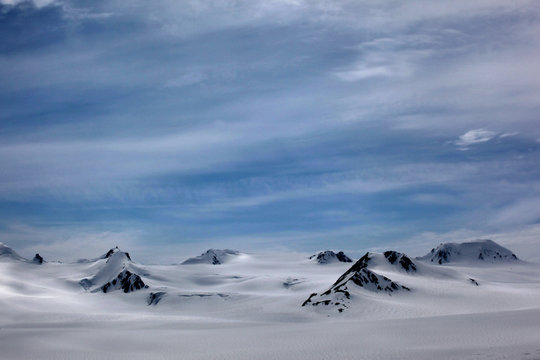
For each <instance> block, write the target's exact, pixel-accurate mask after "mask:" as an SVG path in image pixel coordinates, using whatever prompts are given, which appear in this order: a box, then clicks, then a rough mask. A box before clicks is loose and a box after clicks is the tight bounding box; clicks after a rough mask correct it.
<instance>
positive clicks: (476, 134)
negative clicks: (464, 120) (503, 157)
mask: <svg viewBox="0 0 540 360" xmlns="http://www.w3.org/2000/svg"><path fill="white" fill-rule="evenodd" d="M496 135H497V133H495V132H493V131H490V130H485V129H475V130H469V131H467V132H466V133H465V134H463V135H461V136H460V137H459V139H458V140H456V141H455V144H456V145H457V146H458V148H460V149H461V150H468V149H469V147H470V146H471V145H475V144H481V143H485V142H487V141H489V140H491V139H493V138H494V137H495V136H496Z"/></svg>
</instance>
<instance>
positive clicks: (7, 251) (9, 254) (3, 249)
mask: <svg viewBox="0 0 540 360" xmlns="http://www.w3.org/2000/svg"><path fill="white" fill-rule="evenodd" d="M0 258H2V259H11V260H18V261H28V260H27V259H25V258H23V257H22V256H20V255H19V254H17V252H16V251H15V250H13V249H12V248H10V247H9V246H7V245H6V244H4V243H2V242H0Z"/></svg>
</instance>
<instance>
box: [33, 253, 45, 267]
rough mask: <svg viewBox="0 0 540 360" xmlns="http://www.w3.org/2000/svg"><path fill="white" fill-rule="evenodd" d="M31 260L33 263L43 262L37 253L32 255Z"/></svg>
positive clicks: (39, 263)
mask: <svg viewBox="0 0 540 360" xmlns="http://www.w3.org/2000/svg"><path fill="white" fill-rule="evenodd" d="M32 262H33V263H34V264H38V265H41V264H43V257H42V256H40V255H39V254H36V255H35V256H34V258H33V259H32Z"/></svg>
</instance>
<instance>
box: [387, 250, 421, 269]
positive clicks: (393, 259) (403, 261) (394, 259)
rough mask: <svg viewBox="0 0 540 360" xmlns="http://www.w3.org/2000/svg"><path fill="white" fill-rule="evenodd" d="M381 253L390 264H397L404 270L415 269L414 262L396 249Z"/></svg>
mask: <svg viewBox="0 0 540 360" xmlns="http://www.w3.org/2000/svg"><path fill="white" fill-rule="evenodd" d="M383 255H384V257H385V258H386V259H387V260H388V262H390V264H392V265H396V264H399V265H400V266H401V267H402V268H403V269H404V270H405V271H416V265H415V263H414V262H413V261H412V260H411V259H410V258H409V257H408V256H407V255H405V254H402V253H400V252H397V251H385V252H384V254H383Z"/></svg>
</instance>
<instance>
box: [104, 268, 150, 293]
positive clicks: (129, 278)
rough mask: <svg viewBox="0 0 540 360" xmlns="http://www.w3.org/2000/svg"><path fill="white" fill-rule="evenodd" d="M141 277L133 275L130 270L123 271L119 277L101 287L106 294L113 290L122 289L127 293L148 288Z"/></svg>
mask: <svg viewBox="0 0 540 360" xmlns="http://www.w3.org/2000/svg"><path fill="white" fill-rule="evenodd" d="M147 287H148V285H146V284H145V283H144V281H143V280H142V279H141V277H140V276H139V275H137V274H133V273H131V272H130V271H129V270H123V271H122V272H121V273H120V274H118V276H117V277H116V278H115V279H113V280H111V281H109V282H108V283H106V284H105V285H103V286H102V287H101V291H103V292H104V293H107V292H110V291H112V290H119V289H121V290H122V291H123V292H125V293H129V292H132V291H136V290H140V289H144V288H147Z"/></svg>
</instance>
